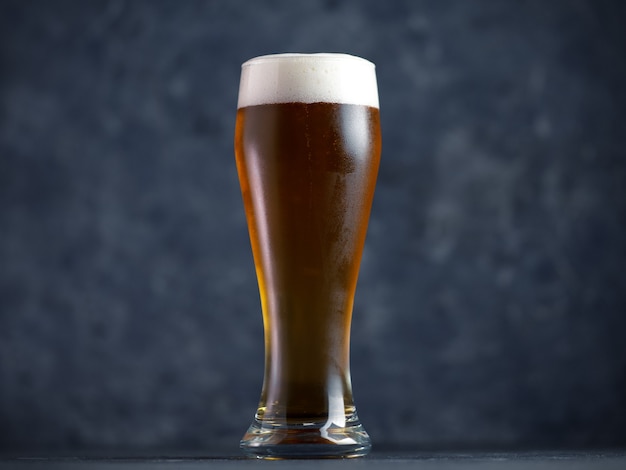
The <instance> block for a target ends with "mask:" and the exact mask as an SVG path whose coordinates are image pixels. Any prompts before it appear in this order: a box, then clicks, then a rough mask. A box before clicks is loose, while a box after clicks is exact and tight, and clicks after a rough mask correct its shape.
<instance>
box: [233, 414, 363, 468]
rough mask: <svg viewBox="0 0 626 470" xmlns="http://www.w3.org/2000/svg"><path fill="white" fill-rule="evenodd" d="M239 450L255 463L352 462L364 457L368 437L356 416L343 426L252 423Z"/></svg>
mask: <svg viewBox="0 0 626 470" xmlns="http://www.w3.org/2000/svg"><path fill="white" fill-rule="evenodd" d="M240 447H241V449H242V450H243V452H244V453H245V454H246V455H247V456H249V457H256V458H259V459H306V458H313V459H316V458H352V457H361V456H363V455H366V454H367V453H368V452H369V451H370V449H371V447H372V444H371V441H370V437H369V436H368V434H367V432H366V431H365V429H364V428H363V425H361V423H360V421H359V418H358V417H357V416H356V414H354V415H352V416H351V418H350V419H348V420H346V423H345V426H338V425H337V424H335V423H334V422H333V423H328V422H326V423H297V424H292V423H285V422H281V423H277V422H267V421H260V420H258V419H255V420H254V422H253V423H252V424H251V425H250V428H249V429H248V432H246V434H245V435H244V436H243V439H242V440H241V443H240Z"/></svg>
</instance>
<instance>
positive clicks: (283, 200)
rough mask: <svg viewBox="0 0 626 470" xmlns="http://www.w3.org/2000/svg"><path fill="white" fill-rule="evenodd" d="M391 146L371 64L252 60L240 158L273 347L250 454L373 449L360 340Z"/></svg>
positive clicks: (239, 134) (242, 109)
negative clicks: (356, 303) (361, 405)
mask: <svg viewBox="0 0 626 470" xmlns="http://www.w3.org/2000/svg"><path fill="white" fill-rule="evenodd" d="M363 77H365V78H363ZM352 81H354V83H352V84H351V82H352ZM364 83H365V84H364ZM380 150H381V135H380V122H379V111H378V95H377V91H376V82H375V74H374V66H373V64H371V63H370V62H367V61H365V60H364V59H360V58H356V57H352V56H346V55H337V54H323V55H317V54H316V55H293V54H290V55H284V54H283V55H274V56H265V57H261V58H257V59H253V60H252V61H249V62H247V63H246V64H244V66H243V70H242V82H241V86H240V95H239V109H238V111H237V121H236V130H235V155H236V161H237V169H238V173H239V179H240V183H241V190H242V195H243V201H244V207H245V212H246V217H247V222H248V227H249V232H250V240H251V244H252V252H253V255H254V262H255V266H256V272H257V279H258V283H259V290H260V296H261V306H262V310H263V320H264V327H265V348H266V351H265V377H264V384H263V390H262V393H261V399H260V403H259V407H258V410H257V413H256V416H255V420H254V421H253V423H252V425H251V427H250V429H249V430H248V432H247V433H246V435H245V436H244V438H243V440H242V443H241V445H242V448H243V450H244V451H245V452H246V453H248V454H251V455H254V456H257V457H297V456H304V457H306V456H322V455H323V456H343V457H345V456H358V455H363V454H365V453H367V451H368V450H369V448H370V443H369V437H368V436H367V433H366V432H365V430H364V429H363V426H362V425H361V424H360V422H359V419H358V416H357V414H356V410H355V407H354V403H353V400H352V390H351V384H350V365H349V344H350V323H351V317H352V305H353V300H354V294H355V290H356V284H357V278H358V272H359V265H360V261H361V254H362V251H363V245H364V242H365V234H366V230H367V223H368V218H369V213H370V207H371V204H372V198H373V195H374V186H375V183H376V175H377V172H378V164H379V158H380Z"/></svg>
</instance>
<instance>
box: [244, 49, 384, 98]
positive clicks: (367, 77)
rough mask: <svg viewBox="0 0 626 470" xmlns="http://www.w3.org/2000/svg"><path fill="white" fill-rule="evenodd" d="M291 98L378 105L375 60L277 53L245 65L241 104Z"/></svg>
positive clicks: (336, 55)
mask: <svg viewBox="0 0 626 470" xmlns="http://www.w3.org/2000/svg"><path fill="white" fill-rule="evenodd" d="M291 102H298V103H316V102H325V103H346V104H361V105H366V106H371V107H373V108H378V88H377V86H376V71H375V68H374V64H373V63H371V62H370V61H368V60H365V59H362V58H360V57H356V56H352V55H348V54H274V55H266V56H261V57H256V58H254V59H250V60H249V61H247V62H245V63H244V64H243V65H242V66H241V81H240V84H239V103H238V107H239V108H243V107H246V106H254V105H259V104H272V103H291Z"/></svg>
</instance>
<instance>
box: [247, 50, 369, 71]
mask: <svg viewBox="0 0 626 470" xmlns="http://www.w3.org/2000/svg"><path fill="white" fill-rule="evenodd" d="M311 59H313V60H319V61H343V62H348V61H357V62H361V63H363V64H368V65H370V66H371V67H374V68H376V64H374V62H372V61H370V60H368V59H365V58H363V57H360V56H356V55H352V54H346V53H343V52H314V53H302V52H283V53H278V54H266V55H260V56H256V57H253V58H251V59H248V60H246V61H245V62H244V63H243V64H241V67H242V68H243V67H248V66H250V65H255V64H260V63H263V62H273V61H280V60H289V61H298V60H303V61H304V60H307V61H308V60H311Z"/></svg>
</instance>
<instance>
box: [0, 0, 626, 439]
mask: <svg viewBox="0 0 626 470" xmlns="http://www.w3.org/2000/svg"><path fill="white" fill-rule="evenodd" d="M624 5H625V4H624V2H620V1H583V0H572V1H551V2H547V1H543V0H533V1H509V2H504V1H445V2H440V1H380V0H372V1H360V2H356V1H307V2H304V1H303V2H297V1H270V2H260V1H258V2H253V1H249V2H245V1H243V0H236V1H185V2H175V1H151V2H149V1H107V2H104V1H89V2H86V1H78V0H77V1H4V0H0V449H4V450H7V449H8V450H15V449H22V450H26V451H34V450H41V449H50V448H54V449H79V450H80V449H83V450H84V449H106V448H130V449H149V448H159V449H166V448H167V449H195V450H215V449H228V450H233V449H236V446H237V442H238V440H239V438H240V437H241V435H242V433H243V432H244V430H245V428H246V427H247V425H248V424H249V422H250V420H251V418H252V416H253V412H254V409H255V406H256V402H257V399H258V396H259V393H260V388H261V379H262V368H263V353H262V350H263V349H262V348H263V343H262V323H261V314H260V307H259V300H258V291H257V287H256V279H255V277H254V276H255V275H254V268H253V264H252V257H251V253H250V247H249V241H248V235H247V229H246V225H245V219H244V214H243V208H242V203H241V196H240V192H239V185H238V180H237V175H236V169H235V163H234V157H233V151H232V137H233V125H234V118H235V106H236V98H237V86H238V80H239V65H240V63H241V62H243V61H244V60H246V59H248V58H250V57H252V56H255V55H260V54H265V53H272V52H282V51H302V52H314V51H343V52H349V53H354V54H358V55H362V56H364V57H367V58H369V59H371V60H373V61H374V62H376V64H377V66H378V78H379V87H380V99H381V111H382V117H383V135H384V151H383V160H382V163H381V169H380V174H379V182H378V186H377V193H376V198H375V202H374V207H373V212H372V218H371V223H370V230H369V233H368V240H367V246H366V252H365V255H364V260H363V265H362V271H361V277H360V283H359V288H358V292H357V300H356V305H355V312H354V324H353V343H352V346H353V348H352V362H353V371H352V372H353V383H354V388H355V396H356V400H357V405H358V407H359V412H360V415H361V418H362V420H363V421H364V423H365V425H366V427H367V429H368V430H369V432H370V434H371V435H372V438H373V439H374V442H375V444H378V445H379V446H383V447H384V446H385V445H387V446H392V445H410V446H414V447H415V446H417V447H422V448H429V447H446V446H453V447H454V446H505V447H507V446H508V447H524V446H538V447H555V446H615V445H626V341H625V339H624V337H625V332H626V315H625V314H626V294H625V290H626V282H625V280H624V274H623V271H624V266H625V264H626V236H625V234H624V231H625V230H626V223H625V221H626V160H625V153H626V152H625V149H626V92H625V86H624V83H625V81H626V62H625V61H624V57H625V55H626V47H625V44H626V41H625V36H626V35H625V33H624V26H623V24H624V21H625V19H626V9H625V7H624Z"/></svg>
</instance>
